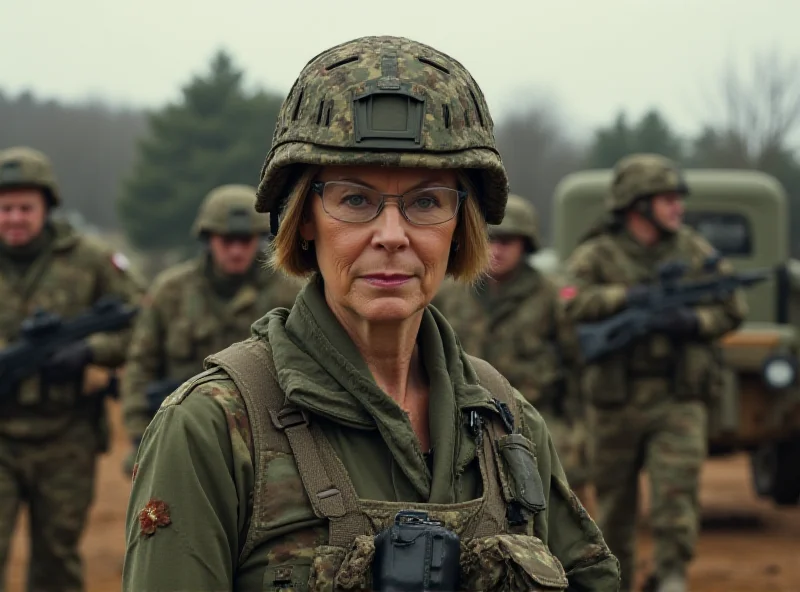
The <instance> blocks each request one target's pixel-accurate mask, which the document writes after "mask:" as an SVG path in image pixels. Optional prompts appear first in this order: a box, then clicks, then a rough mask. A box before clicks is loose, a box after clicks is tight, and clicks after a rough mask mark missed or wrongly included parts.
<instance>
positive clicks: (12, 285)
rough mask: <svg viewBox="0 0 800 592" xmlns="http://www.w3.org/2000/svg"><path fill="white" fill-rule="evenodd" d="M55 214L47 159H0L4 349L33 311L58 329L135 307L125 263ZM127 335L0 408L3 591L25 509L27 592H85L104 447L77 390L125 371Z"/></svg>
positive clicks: (79, 356) (101, 429) (55, 367)
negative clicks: (91, 314) (84, 555)
mask: <svg viewBox="0 0 800 592" xmlns="http://www.w3.org/2000/svg"><path fill="white" fill-rule="evenodd" d="M60 203H61V194H60V192H59V188H58V184H57V183H56V178H55V174H54V173H53V169H52V166H51V163H50V160H49V159H48V157H47V156H46V155H44V154H43V153H41V152H39V151H37V150H34V149H31V148H27V147H15V148H9V149H6V150H3V151H0V302H1V303H2V307H1V308H0V342H2V347H3V348H6V347H9V346H13V345H14V344H15V342H17V341H18V340H19V339H20V337H21V330H22V325H23V321H24V320H25V319H27V318H29V317H31V315H33V314H34V313H35V312H37V311H42V312H46V313H51V314H56V315H60V316H61V317H62V318H63V319H65V320H66V319H69V318H71V317H74V316H76V315H79V314H81V313H83V312H86V311H87V309H88V308H89V307H91V306H92V305H93V304H94V303H96V302H97V301H98V300H99V299H101V298H103V297H116V298H117V299H119V300H120V301H121V302H123V303H127V304H131V305H134V304H136V301H137V300H138V297H139V295H140V294H141V290H142V285H141V282H140V281H139V280H138V279H137V278H136V277H135V276H134V275H132V274H131V273H130V271H129V269H128V260H127V258H126V257H125V256H124V255H122V254H121V253H118V252H114V251H112V250H111V249H109V248H108V247H106V246H105V245H103V244H102V243H100V242H99V241H97V240H96V239H94V238H88V237H86V236H84V235H82V234H81V233H79V232H77V231H76V230H75V229H74V228H72V227H71V226H70V225H69V224H68V223H66V222H63V221H59V222H56V221H54V220H52V219H51V216H50V213H51V211H52V210H53V208H56V207H57V206H58V205H59V204H60ZM129 334H130V331H128V330H123V331H121V332H117V333H113V334H112V333H95V334H93V335H91V336H89V337H88V338H87V339H84V340H76V341H72V342H70V343H67V344H65V345H64V346H63V347H62V348H61V349H60V350H59V351H56V352H55V354H54V355H53V356H52V357H51V358H50V360H49V361H48V362H47V363H46V365H45V366H44V367H43V368H41V372H40V374H39V375H38V376H33V377H31V378H30V379H27V380H25V381H23V382H22V383H21V384H18V385H14V388H12V389H10V391H9V392H10V395H9V396H6V397H3V398H2V399H1V400H0V565H2V571H1V572H0V589H3V586H2V581H4V580H5V566H6V562H7V559H8V554H9V547H10V543H11V538H12V533H13V530H14V525H15V524H16V522H17V514H18V512H19V510H20V509H21V508H22V507H23V506H27V509H28V515H29V517H30V520H29V530H30V563H29V567H28V589H29V590H58V591H65V592H66V591H67V590H82V589H83V573H82V565H81V558H80V555H79V552H78V542H79V540H80V537H81V534H82V533H83V529H84V525H85V523H86V517H87V513H88V510H89V505H90V504H91V501H92V498H93V496H94V479H95V462H96V458H97V455H98V454H100V453H102V452H105V451H106V450H107V447H108V432H107V423H106V422H107V418H106V415H105V405H104V400H103V398H102V395H99V394H97V393H93V392H87V388H86V385H85V383H84V380H85V377H86V371H87V367H89V366H90V365H96V366H103V367H107V368H115V367H117V366H120V365H121V364H122V363H123V361H124V360H125V351H126V348H127V345H128V339H129ZM0 353H2V350H0ZM4 380H6V381H8V380H9V379H8V377H7V376H6V377H5V378H4ZM4 386H8V385H7V384H6V385H4Z"/></svg>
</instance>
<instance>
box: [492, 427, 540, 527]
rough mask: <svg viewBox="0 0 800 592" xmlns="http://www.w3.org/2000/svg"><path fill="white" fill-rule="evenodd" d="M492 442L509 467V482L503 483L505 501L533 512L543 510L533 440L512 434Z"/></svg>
mask: <svg viewBox="0 0 800 592" xmlns="http://www.w3.org/2000/svg"><path fill="white" fill-rule="evenodd" d="M495 445H496V446H497V450H498V451H499V452H500V456H501V457H502V458H503V462H504V464H505V466H506V468H507V470H508V482H507V483H504V484H503V489H504V493H505V494H506V497H507V498H508V500H509V501H511V502H512V503H514V504H518V505H519V506H522V508H524V509H525V510H527V511H528V512H530V513H532V514H536V513H538V512H541V511H542V510H544V509H545V507H546V504H545V497H544V487H543V485H542V478H541V476H540V475H539V471H538V470H537V463H536V455H535V451H534V445H533V443H532V442H531V441H530V440H528V439H527V438H526V437H525V436H523V435H522V434H519V433H515V434H508V435H506V436H501V437H499V438H498V439H497V441H496V443H495Z"/></svg>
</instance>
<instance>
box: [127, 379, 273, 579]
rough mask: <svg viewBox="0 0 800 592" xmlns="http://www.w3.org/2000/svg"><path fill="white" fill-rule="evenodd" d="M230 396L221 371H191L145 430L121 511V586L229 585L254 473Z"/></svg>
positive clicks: (240, 412)
mask: <svg viewBox="0 0 800 592" xmlns="http://www.w3.org/2000/svg"><path fill="white" fill-rule="evenodd" d="M232 395H233V396H232ZM236 400H239V401H240V400H241V399H239V398H238V397H236V396H235V387H234V386H233V383H232V382H231V381H230V380H228V379H226V377H225V375H224V374H211V373H210V372H205V373H202V374H199V375H198V376H197V377H195V378H194V379H192V381H190V382H189V383H187V384H185V385H183V386H182V387H181V388H180V389H178V391H176V392H175V393H173V394H172V395H170V397H169V398H168V399H167V401H165V403H164V405H163V406H162V407H161V409H160V410H159V411H158V413H157V414H156V416H155V418H154V419H153V422H152V423H151V425H150V426H149V427H148V429H147V431H146V432H145V435H144V439H143V440H142V445H141V447H140V449H139V454H138V456H137V459H136V465H135V468H134V477H133V484H132V489H131V495H130V498H129V502H128V511H127V517H126V539H127V543H126V552H125V564H124V568H123V574H122V580H123V584H122V589H123V590H124V591H125V592H139V591H140V590H148V591H152V592H157V591H165V592H166V591H168V590H169V591H173V590H232V589H233V588H234V577H235V573H234V570H235V568H236V565H237V562H238V556H239V548H240V536H241V533H243V532H245V528H246V520H247V518H248V513H247V512H246V511H244V509H245V508H248V507H249V492H250V491H252V488H253V476H254V473H253V466H252V461H251V457H250V454H249V439H250V436H249V426H248V424H247V421H246V414H243V409H234V407H236V403H235V401H236ZM242 407H243V404H242ZM243 417H244V418H245V419H243ZM261 577H263V574H262V575H261ZM258 581H259V584H260V582H261V581H260V580H258ZM239 583H241V582H239ZM248 589H250V588H248ZM253 589H255V588H253Z"/></svg>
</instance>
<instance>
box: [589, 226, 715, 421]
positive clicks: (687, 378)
mask: <svg viewBox="0 0 800 592" xmlns="http://www.w3.org/2000/svg"><path fill="white" fill-rule="evenodd" d="M592 241H593V243H592V244H593V245H594V248H595V252H602V253H603V268H602V269H603V276H604V277H603V280H604V281H603V282H602V283H603V284H624V285H627V286H632V285H634V284H640V283H642V284H649V283H652V282H654V281H656V278H657V275H656V267H655V266H651V267H648V266H646V265H645V264H644V263H642V262H636V261H632V259H631V256H630V255H629V254H628V253H627V252H626V251H625V249H624V248H623V247H622V246H621V245H620V243H619V241H618V239H617V238H616V235H614V234H608V233H597V234H595V236H593V237H592ZM705 255H707V253H702V252H701V250H700V249H699V247H698V244H697V242H696V241H695V240H694V234H693V233H692V232H691V231H682V232H680V233H679V234H678V235H677V237H676V243H675V248H674V251H673V252H672V253H671V254H669V255H668V256H667V257H665V258H664V259H662V260H661V261H659V264H660V263H664V262H666V261H668V260H683V261H686V262H688V263H689V264H690V272H689V277H693V276H695V275H696V274H697V273H698V272H699V270H700V269H701V267H702V260H703V258H704V257H705ZM730 380H731V376H730V372H729V371H726V368H725V366H724V362H723V359H722V352H721V349H720V348H719V346H718V344H715V343H707V342H703V341H684V342H678V343H674V342H673V341H672V340H671V339H670V338H669V337H667V336H665V335H659V334H653V335H649V336H648V337H647V338H645V339H642V340H641V341H640V342H639V343H637V345H636V346H635V347H634V348H631V349H625V350H623V351H619V352H615V353H613V354H611V355H609V356H607V357H605V358H603V360H601V361H597V362H594V363H592V364H588V365H586V366H585V368H584V369H583V372H582V373H581V377H580V381H581V387H580V388H581V391H582V392H583V393H585V395H586V398H587V399H588V400H589V401H590V402H591V403H592V404H593V405H594V406H597V407H601V408H613V407H618V406H621V405H625V404H628V403H629V402H630V401H631V399H632V398H633V396H634V392H635V389H636V388H637V386H636V384H637V382H642V381H644V382H647V381H650V382H652V381H657V382H658V383H660V384H663V385H666V389H665V390H667V391H669V393H670V395H669V396H670V397H671V398H674V399H676V400H684V401H691V400H700V401H705V402H710V401H712V400H716V399H718V398H719V397H720V396H721V395H722V393H723V392H724V391H725V390H726V389H730V388H731V385H730Z"/></svg>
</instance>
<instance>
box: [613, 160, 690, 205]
mask: <svg viewBox="0 0 800 592" xmlns="http://www.w3.org/2000/svg"><path fill="white" fill-rule="evenodd" d="M661 193H680V194H683V195H687V194H688V193H689V187H688V186H687V185H686V181H685V180H684V178H683V174H682V173H681V171H680V169H679V168H678V165H677V164H676V163H674V162H673V161H671V160H670V159H668V158H666V157H664V156H661V155H659V154H631V155H629V156H625V157H624V158H622V159H620V160H619V162H617V164H616V166H615V167H614V180H613V181H612V183H611V192H610V194H609V196H608V200H607V202H606V208H607V209H608V210H610V211H612V212H615V211H620V210H624V209H627V208H629V207H630V206H632V205H633V204H634V203H635V202H637V201H639V200H640V199H644V198H647V197H653V196H654V195H658V194H661Z"/></svg>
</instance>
